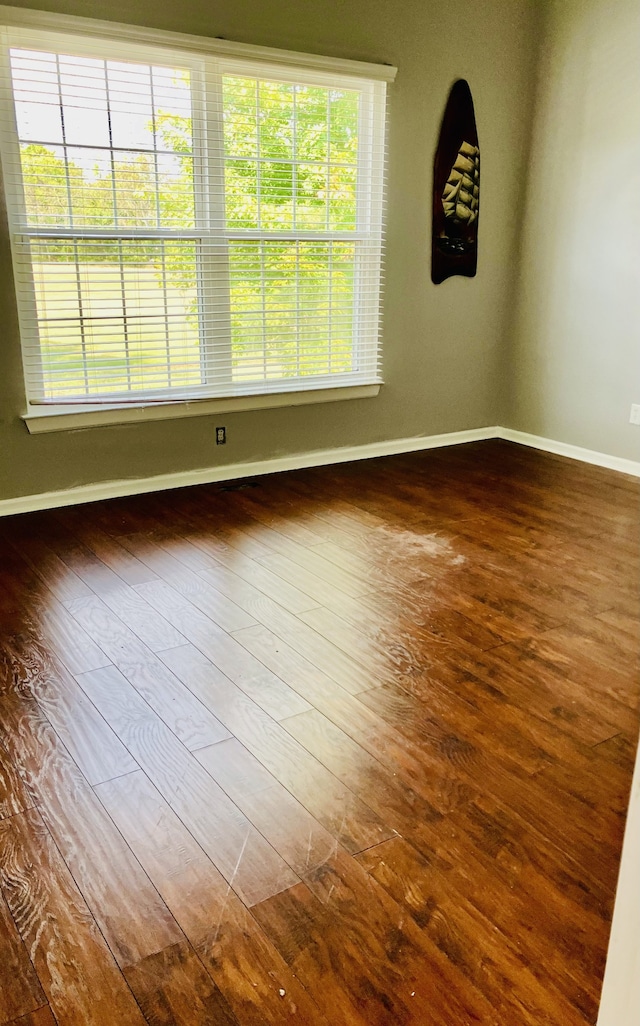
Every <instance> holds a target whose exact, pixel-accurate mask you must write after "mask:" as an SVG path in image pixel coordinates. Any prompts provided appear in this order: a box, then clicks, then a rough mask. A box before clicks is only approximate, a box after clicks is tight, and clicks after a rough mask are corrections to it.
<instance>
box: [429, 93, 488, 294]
mask: <svg viewBox="0 0 640 1026" xmlns="http://www.w3.org/2000/svg"><path fill="white" fill-rule="evenodd" d="M479 211H480V147H479V145H478V132H477V129H476V119H475V114H474V111H473V99H472V97H471V90H470V89H469V84H468V82H465V80H464V79H463V78H460V79H458V81H457V82H454V84H453V86H452V87H451V92H450V93H449V99H448V100H447V106H446V108H445V112H444V117H443V118H442V127H441V128H440V138H439V140H438V148H437V149H436V156H435V160H434V165H433V237H432V246H431V280H432V281H433V282H434V283H435V284H436V285H439V284H440V282H442V281H444V280H445V279H446V278H450V277H451V276H452V275H454V274H462V275H465V276H466V277H467V278H473V277H474V276H475V273H476V267H477V263H478V214H479Z"/></svg>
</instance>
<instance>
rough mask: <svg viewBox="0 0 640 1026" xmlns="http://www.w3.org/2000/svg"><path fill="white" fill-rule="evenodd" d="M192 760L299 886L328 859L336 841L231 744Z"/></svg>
mask: <svg viewBox="0 0 640 1026" xmlns="http://www.w3.org/2000/svg"><path fill="white" fill-rule="evenodd" d="M197 758H198V761H199V762H200V763H201V765H203V766H204V767H205V769H206V770H207V771H208V772H209V773H210V774H211V776H212V777H213V778H214V780H217V782H218V783H219V784H220V787H222V788H223V789H224V790H225V791H226V793H227V794H228V795H229V797H230V798H232V799H233V801H234V802H235V803H236V804H237V805H238V807H239V808H240V809H242V811H243V812H244V814H245V815H246V816H247V818H248V819H250V820H251V822H252V823H253V825H254V826H255V827H257V829H258V830H260V832H261V833H262V834H264V836H265V837H266V838H267V840H268V841H269V842H270V843H271V844H272V845H273V847H274V848H275V849H276V851H278V852H279V853H280V854H281V855H282V857H283V859H285V861H286V862H288V864H289V865H290V866H291V868H292V869H293V871H294V872H295V873H296V874H297V875H298V876H299V877H300V879H301V880H306V879H307V878H309V877H312V875H313V873H314V872H315V870H317V869H318V867H319V866H322V865H324V864H325V862H326V861H327V859H329V858H330V857H331V855H333V853H334V852H335V850H336V847H337V844H338V842H337V841H336V840H335V838H334V837H333V836H332V835H331V834H330V833H329V831H328V830H325V828H324V827H323V826H322V825H321V824H320V823H318V821H317V820H316V819H314V817H313V816H312V815H311V814H310V813H309V812H307V810H306V809H305V808H304V806H303V805H301V804H300V802H298V801H297V800H296V799H295V798H294V797H293V795H292V794H291V793H290V792H289V791H287V789H286V788H285V787H283V786H282V784H280V783H279V781H278V780H276V778H275V777H274V776H272V775H271V774H270V773H269V772H268V771H267V770H266V769H265V768H264V766H263V765H262V764H261V763H260V762H258V760H257V759H256V758H255V756H253V755H251V753H250V752H249V751H248V750H247V749H246V748H244V746H243V745H241V744H240V742H239V741H237V740H236V739H235V738H232V739H231V740H230V741H221V742H220V744H219V745H211V746H210V747H209V748H203V749H202V750H201V751H199V752H198V755H197Z"/></svg>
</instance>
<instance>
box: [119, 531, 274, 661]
mask: <svg viewBox="0 0 640 1026" xmlns="http://www.w3.org/2000/svg"><path fill="white" fill-rule="evenodd" d="M123 542H124V544H126V545H127V547H128V548H129V549H130V551H131V552H134V553H135V554H136V555H137V556H138V557H139V558H140V559H141V560H143V561H144V562H145V563H146V564H147V566H150V567H152V568H153V569H154V570H155V571H156V573H157V576H158V577H160V578H162V580H163V581H165V582H166V583H167V584H169V585H170V586H171V587H172V588H174V589H175V591H177V592H179V593H180V594H181V595H183V596H184V597H185V598H186V599H188V600H189V602H191V603H192V604H193V605H194V606H195V607H196V609H199V610H200V612H202V613H204V614H205V615H206V616H208V617H209V618H210V619H211V620H213V622H214V623H215V624H217V625H218V627H221V628H222V629H223V630H225V631H236V630H240V629H241V628H242V627H250V626H251V625H252V624H253V623H255V621H254V619H253V617H251V616H249V614H248V613H246V612H245V611H244V610H243V609H241V608H240V606H238V605H236V603H235V602H234V601H233V600H232V599H229V598H227V597H226V596H225V595H223V594H221V593H220V592H219V591H218V590H217V589H216V588H215V587H211V586H210V585H209V584H207V582H206V580H205V579H204V578H203V577H202V576H200V574H202V573H204V572H206V571H199V572H198V573H195V572H194V571H193V570H190V569H189V568H188V567H186V566H185V565H184V564H183V563H181V562H180V560H178V559H176V557H175V556H173V555H172V554H171V552H170V551H167V550H166V549H163V548H161V547H160V546H159V545H155V544H153V543H152V542H151V541H149V540H148V539H147V538H146V537H145V538H140V536H139V535H134V536H128V537H127V538H125V539H123ZM247 587H249V586H247ZM167 647H168V646H167Z"/></svg>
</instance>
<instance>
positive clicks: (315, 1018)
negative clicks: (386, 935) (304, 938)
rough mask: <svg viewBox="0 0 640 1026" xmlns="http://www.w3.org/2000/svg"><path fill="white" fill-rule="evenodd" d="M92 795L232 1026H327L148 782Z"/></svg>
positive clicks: (127, 781)
mask: <svg viewBox="0 0 640 1026" xmlns="http://www.w3.org/2000/svg"><path fill="white" fill-rule="evenodd" d="M96 790H97V791H98V793H99V794H100V797H101V799H102V801H103V803H104V804H105V806H106V807H107V808H108V809H109V811H110V812H111V815H112V816H113V817H114V819H115V821H116V822H117V823H118V826H119V827H120V830H121V831H122V833H123V835H124V836H125V837H126V839H127V841H128V842H129V844H130V845H131V847H132V849H133V850H134V852H135V853H136V855H137V857H138V858H139V860H140V862H141V863H142V865H143V866H144V868H145V869H146V871H147V872H148V874H149V876H150V877H151V879H152V880H153V882H154V883H155V885H156V886H157V888H158V890H159V891H160V893H161V894H162V897H163V898H164V900H165V901H166V903H167V905H168V906H169V908H170V909H171V911H172V912H173V914H174V916H175V917H176V919H177V921H178V922H179V923H180V925H181V927H182V929H183V930H184V932H185V934H186V936H187V937H188V938H189V940H190V942H191V944H192V945H193V946H194V948H195V949H196V951H197V953H198V955H199V956H200V958H201V960H202V962H203V964H204V965H205V966H206V968H207V971H208V972H209V974H210V975H211V977H212V979H213V980H214V981H215V983H216V984H217V986H218V987H219V989H220V991H221V992H222V994H224V996H225V998H226V999H227V1001H228V1002H229V1005H230V1007H231V1008H232V1010H233V1012H234V1014H235V1015H236V1017H237V1019H238V1021H239V1022H240V1023H241V1024H243V1026H245V1024H247V1026H249V1024H251V1026H253V1024H257V1023H265V1024H268V1026H284V1024H287V1023H291V1024H292V1026H293V1024H296V1026H297V1024H300V1026H326V1023H327V1020H325V1018H324V1017H323V1016H322V1014H321V1013H320V1010H319V1009H318V1007H317V1006H316V1005H315V1004H314V1003H313V1002H312V1001H311V1000H310V998H309V996H308V994H307V993H306V991H305V990H304V989H303V988H302V986H301V985H300V983H299V982H298V980H297V979H296V977H295V976H294V975H293V974H292V973H291V971H290V969H289V968H288V966H287V964H286V963H285V961H284V959H283V958H282V956H281V955H280V954H279V953H278V951H277V950H276V948H275V947H274V946H273V944H272V943H271V942H270V941H269V939H268V938H267V936H266V935H265V934H264V932H263V931H262V930H261V928H260V927H259V925H258V923H257V922H256V920H255V919H254V918H253V916H252V915H250V914H249V912H248V911H247V909H246V908H245V906H244V904H243V903H242V901H241V900H240V899H239V898H238V896H237V894H236V893H235V891H234V890H233V889H232V888H231V887H230V886H229V884H228V883H227V882H226V880H225V879H224V878H223V877H222V875H221V874H220V873H219V872H218V870H217V869H216V868H215V866H214V865H213V863H212V862H211V861H210V859H209V858H208V857H207V856H206V855H205V853H204V851H203V849H202V848H201V847H200V846H199V845H198V843H197V842H196V840H195V839H194V837H193V835H192V834H190V833H189V832H188V830H187V829H186V827H185V826H184V824H183V823H182V822H181V820H180V819H179V818H178V817H177V816H176V814H175V813H174V812H173V810H172V809H171V808H170V807H169V805H168V804H167V803H166V801H165V800H164V799H163V798H162V796H161V795H160V793H159V792H158V791H157V790H156V788H155V787H154V786H153V785H152V784H151V782H150V781H149V780H148V778H147V777H146V776H145V775H144V774H143V773H134V774H132V775H131V776H130V777H128V778H121V779H119V780H113V781H110V782H109V783H107V784H101V785H100V786H99V787H98V788H97V789H96ZM331 1021H333V1019H332V1020H331Z"/></svg>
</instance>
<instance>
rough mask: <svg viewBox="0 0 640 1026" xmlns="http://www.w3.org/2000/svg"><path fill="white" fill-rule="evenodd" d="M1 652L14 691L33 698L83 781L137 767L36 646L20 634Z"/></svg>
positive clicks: (75, 688) (70, 682)
mask: <svg viewBox="0 0 640 1026" xmlns="http://www.w3.org/2000/svg"><path fill="white" fill-rule="evenodd" d="M6 649H7V651H8V653H9V655H10V658H11V660H12V664H13V667H14V675H15V681H16V687H17V688H18V690H19V691H21V692H26V693H28V694H30V695H32V696H33V698H34V699H35V701H36V702H37V703H38V705H39V706H40V708H41V709H42V710H43V712H44V714H45V715H46V717H47V719H48V720H49V722H50V723H51V724H52V726H53V727H54V728H55V730H56V733H57V734H58V735H59V737H60V738H61V739H62V741H63V742H64V744H65V746H66V748H67V749H68V751H69V752H70V753H71V755H72V757H73V758H74V759H75V761H76V763H77V764H78V766H79V767H80V769H81V770H82V772H83V773H84V774H85V776H86V778H87V780H89V781H90V782H91V783H93V784H98V783H100V782H101V781H103V780H110V779H111V777H117V776H120V775H121V774H122V773H130V772H131V771H132V770H134V769H137V768H138V767H137V765H136V763H135V760H134V759H132V757H131V755H130V753H129V752H128V751H127V749H126V748H125V747H124V745H123V744H122V742H121V741H120V740H119V739H118V738H117V737H116V735H115V734H114V732H113V731H112V730H111V728H110V727H109V725H108V724H107V723H106V721H105V720H104V718H103V717H102V716H100V714H99V713H98V712H97V710H96V709H95V707H94V706H93V705H92V704H91V702H89V701H88V700H87V697H86V695H85V694H84V692H83V691H82V688H80V687H78V684H77V683H76V681H75V680H74V678H73V677H72V676H71V674H70V673H68V671H67V670H66V669H65V667H64V666H62V664H61V663H60V662H58V660H57V659H56V658H55V657H54V656H51V655H50V654H49V653H48V652H47V650H46V648H44V647H43V645H42V644H40V643H39V642H38V641H36V640H35V639H33V638H29V637H24V636H22V637H19V638H12V639H11V641H10V642H7V643H6Z"/></svg>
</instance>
